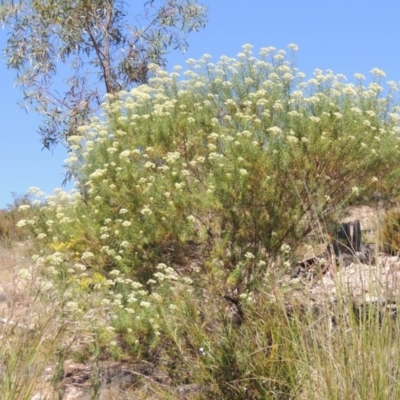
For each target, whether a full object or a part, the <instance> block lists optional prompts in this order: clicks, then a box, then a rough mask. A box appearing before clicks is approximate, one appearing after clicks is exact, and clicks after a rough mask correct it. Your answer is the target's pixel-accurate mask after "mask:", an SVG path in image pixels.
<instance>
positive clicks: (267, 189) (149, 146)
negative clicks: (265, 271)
mask: <svg viewBox="0 0 400 400" xmlns="http://www.w3.org/2000/svg"><path fill="white" fill-rule="evenodd" d="M289 47H290V49H291V52H292V53H294V52H295V51H296V50H297V47H296V46H295V45H290V46H289ZM251 48H252V46H250V45H245V46H244V48H243V49H244V50H243V53H239V54H238V56H237V59H234V58H228V57H221V59H220V60H219V61H218V62H217V63H216V64H213V63H211V62H210V61H209V58H210V56H208V55H205V56H203V58H201V59H200V60H197V61H196V60H192V59H190V60H188V64H189V65H190V69H189V70H187V71H184V72H182V71H181V68H180V67H175V68H174V71H173V72H172V73H168V72H166V71H164V70H162V69H160V68H158V67H157V66H155V65H153V66H152V73H153V78H152V79H150V81H149V83H148V85H142V86H140V87H137V88H135V89H133V90H132V91H130V92H121V93H119V95H118V96H117V97H112V96H108V97H107V101H106V102H105V103H104V104H103V110H104V112H103V114H102V115H101V117H100V118H95V119H93V120H92V122H91V123H90V124H89V125H88V126H82V127H81V128H80V129H79V131H78V132H77V133H76V135H75V136H72V137H71V138H70V142H71V149H72V154H71V156H70V158H69V159H68V160H67V163H68V165H69V167H70V170H71V171H72V172H73V174H74V175H75V176H76V179H77V184H78V186H79V190H80V194H81V196H82V199H78V200H76V199H75V200H74V201H73V202H70V201H69V200H62V198H64V197H66V195H65V194H63V195H62V196H61V197H60V196H58V198H59V199H58V200H56V199H53V198H52V199H50V201H48V202H47V205H46V206H45V207H43V212H45V213H47V215H48V218H50V220H52V221H54V223H51V224H50V223H49V221H48V220H47V221H46V222H45V223H44V224H41V225H33V226H34V228H35V233H36V235H37V237H38V238H42V240H43V241H44V242H46V243H47V245H48V246H50V247H51V246H53V248H56V247H57V242H62V243H70V244H71V242H72V243H74V245H70V247H71V248H73V249H74V251H75V253H76V254H74V255H73V257H75V258H77V259H79V258H81V257H82V256H84V255H85V254H87V252H90V254H91V256H90V257H87V258H86V260H87V263H88V264H90V265H91V266H92V267H95V268H96V269H98V270H100V271H104V270H105V271H107V270H112V269H117V270H119V271H122V272H124V273H127V274H128V275H129V276H131V277H136V278H138V279H139V280H140V281H141V282H146V281H147V279H149V278H150V277H151V275H152V273H154V271H155V270H154V268H155V265H157V263H158V262H164V261H166V260H167V258H166V256H167V254H169V256H171V253H174V254H177V253H179V254H184V253H185V252H186V251H187V247H188V246H189V244H193V243H196V244H207V245H208V247H207V248H208V249H211V250H210V252H211V253H210V254H212V256H213V257H214V258H213V260H214V261H213V262H214V263H215V259H219V261H220V264H217V265H220V266H219V268H221V269H223V268H225V269H227V270H233V269H235V268H236V271H237V268H239V272H238V274H239V275H243V274H242V272H243V271H242V270H243V269H245V270H246V271H247V272H246V274H248V275H251V272H252V271H253V270H254V268H255V267H256V265H257V264H256V262H257V260H259V259H260V257H261V254H264V255H265V254H266V253H268V254H270V255H273V254H276V253H277V252H278V251H279V249H280V248H281V247H282V244H284V243H285V244H288V245H290V246H291V247H292V248H293V246H295V245H296V244H297V243H299V241H300V240H301V239H303V238H304V237H305V236H306V235H307V234H308V233H309V232H310V230H311V229H312V227H313V226H315V222H316V221H321V220H322V219H324V218H327V217H328V216H329V215H330V214H331V213H333V212H335V210H337V208H338V206H339V205H343V204H344V203H345V202H346V200H348V199H350V198H351V197H352V196H353V197H354V196H357V195H358V194H359V193H361V192H363V193H367V192H368V191H369V190H376V188H377V185H379V184H380V182H385V180H386V179H387V177H388V176H391V174H394V173H395V172H396V170H397V167H398V160H399V137H400V136H399V135H400V129H399V121H400V117H399V113H398V111H399V106H398V105H397V103H396V102H395V97H394V94H395V91H396V90H397V87H396V84H395V83H393V82H389V86H388V89H387V90H386V91H385V89H384V88H383V87H382V86H381V84H382V83H381V81H382V80H383V78H384V76H385V75H384V73H383V72H382V71H380V70H378V69H376V68H375V69H373V70H372V71H371V72H372V75H373V80H372V81H371V83H369V84H368V85H364V84H363V83H362V81H363V80H364V79H365V78H364V77H363V76H362V75H361V74H356V75H355V78H356V83H355V84H353V83H346V82H345V81H346V79H345V77H344V76H342V75H335V74H333V72H332V71H325V72H323V71H321V70H315V72H314V77H313V78H312V79H309V80H305V75H304V74H303V73H301V72H299V71H298V70H297V68H296V67H295V66H294V64H293V60H292V59H291V58H289V59H288V58H287V57H286V55H285V51H283V50H280V51H276V50H275V49H274V48H263V49H261V50H260V53H259V54H260V56H259V58H256V57H254V56H253V55H252V51H251ZM74 196H75V197H74V198H76V197H77V196H78V197H79V194H75V195H74ZM56 197H57V196H56ZM171 249H174V251H171ZM245 254H253V255H255V256H256V257H255V258H254V259H253V258H251V257H250V258H249V257H244V256H245ZM69 257H71V256H69ZM243 260H244V261H243ZM169 261H170V260H169ZM221 262H222V263H223V265H224V267H222V266H221ZM238 266H239V267H238Z"/></svg>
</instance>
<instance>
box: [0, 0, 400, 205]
mask: <svg viewBox="0 0 400 400" xmlns="http://www.w3.org/2000/svg"><path fill="white" fill-rule="evenodd" d="M199 3H202V4H204V5H206V6H208V7H209V22H208V25H207V26H206V28H205V29H203V30H202V31H200V32H198V33H194V34H191V35H190V36H189V45H190V47H189V51H188V52H187V53H186V54H185V55H181V54H178V53H173V54H170V55H169V56H168V61H169V66H168V69H170V68H171V67H172V66H173V65H177V64H179V65H183V64H184V63H185V60H187V59H188V58H199V57H201V56H202V55H203V54H205V53H208V54H211V55H212V56H213V59H212V61H215V60H217V59H218V58H219V57H220V56H221V55H227V56H235V55H236V54H237V53H239V52H240V51H241V46H242V45H243V44H246V43H250V44H252V45H253V46H254V52H255V53H257V51H258V49H259V48H261V47H268V46H274V47H276V48H278V49H282V48H286V47H287V45H288V44H289V43H295V44H297V45H298V46H299V51H298V53H297V66H298V67H299V69H300V70H302V71H303V72H305V73H306V74H307V76H309V77H310V76H311V75H312V71H313V70H314V69H315V68H320V69H323V70H324V69H332V70H333V71H334V72H335V73H342V74H344V75H346V76H347V77H348V78H349V80H351V79H352V76H353V74H354V73H356V72H359V73H362V74H364V75H366V76H368V75H369V71H370V70H371V69H372V68H374V67H378V68H380V69H382V70H384V71H385V72H386V77H387V80H394V81H397V82H398V81H400V23H399V19H400V2H399V1H398V0H379V1H378V0H375V1H372V0H214V1H212V0H203V1H201V0H199ZM5 40H6V31H4V30H1V29H0V48H1V49H3V48H4V44H5ZM14 78H15V76H14V74H13V72H11V71H7V68H6V66H5V64H4V62H1V63H0V82H1V86H0V87H1V90H0V121H1V123H0V208H3V207H5V206H6V205H7V204H10V203H12V196H11V193H12V192H16V193H18V194H23V193H25V192H26V191H27V189H28V188H29V187H30V186H37V187H39V188H40V189H41V190H43V191H44V192H46V193H52V192H53V190H54V189H55V188H57V187H60V186H61V183H62V181H63V178H64V170H63V161H64V159H65V158H66V151H65V149H64V148H62V147H61V146H59V147H57V148H56V149H54V151H53V152H49V151H47V150H42V145H41V143H40V136H39V134H38V133H37V129H38V126H39V123H40V117H38V116H36V115H34V114H33V113H29V114H26V113H25V111H23V110H22V109H19V108H18V105H17V102H18V100H21V96H20V92H19V90H18V89H17V88H14V84H13V81H14Z"/></svg>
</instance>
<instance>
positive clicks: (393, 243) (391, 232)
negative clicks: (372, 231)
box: [380, 209, 400, 255]
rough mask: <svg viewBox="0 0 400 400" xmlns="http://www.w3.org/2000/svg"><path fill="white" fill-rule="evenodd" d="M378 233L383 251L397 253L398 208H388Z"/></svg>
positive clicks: (399, 242)
mask: <svg viewBox="0 0 400 400" xmlns="http://www.w3.org/2000/svg"><path fill="white" fill-rule="evenodd" d="M380 235H381V242H382V244H381V245H382V248H383V251H385V252H386V253H388V254H394V255H398V254H399V253H400V210H398V209H394V210H390V211H388V212H387V213H386V214H385V216H384V218H383V221H382V226H381V232H380Z"/></svg>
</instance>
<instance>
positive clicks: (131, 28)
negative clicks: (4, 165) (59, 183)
mask: <svg viewBox="0 0 400 400" xmlns="http://www.w3.org/2000/svg"><path fill="white" fill-rule="evenodd" d="M139 3H140V2H132V3H131V2H124V1H121V0H19V1H14V0H0V23H1V24H2V26H3V27H6V28H7V29H8V32H9V37H8V39H7V43H6V46H5V49H4V57H5V61H6V63H7V65H8V67H9V68H10V69H12V70H15V71H16V75H17V78H16V83H17V85H18V86H20V87H21V89H22V93H23V101H22V104H23V105H24V106H25V107H28V106H30V107H32V108H33V109H34V110H35V111H36V112H37V113H38V114H40V115H42V116H43V123H42V125H41V126H40V128H39V131H40V134H41V135H42V142H43V145H44V146H45V147H46V148H50V147H51V146H52V145H54V144H56V143H58V142H60V141H64V140H65V139H66V138H67V137H68V136H70V135H72V134H74V133H75V132H76V129H77V127H78V126H80V125H81V124H84V123H85V122H87V121H88V119H89V118H90V117H91V116H93V115H94V114H95V113H96V111H97V110H98V109H99V105H100V103H101V102H102V98H103V96H104V94H106V93H109V94H113V93H116V92H118V91H120V90H129V89H131V88H132V87H133V86H135V85H139V84H143V83H146V82H147V80H148V77H149V68H148V66H149V64H150V63H156V64H158V65H165V63H166V58H165V57H166V54H167V53H168V52H169V51H171V50H180V51H183V52H184V51H185V50H186V49H187V47H188V43H187V35H188V34H189V33H190V32H192V31H198V30H199V29H201V28H203V27H204V26H205V24H206V19H207V9H206V8H205V7H204V6H202V5H199V4H197V0H148V1H145V2H142V3H141V4H139ZM60 76H63V77H64V79H63V80H61V79H60ZM60 82H61V83H60Z"/></svg>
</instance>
